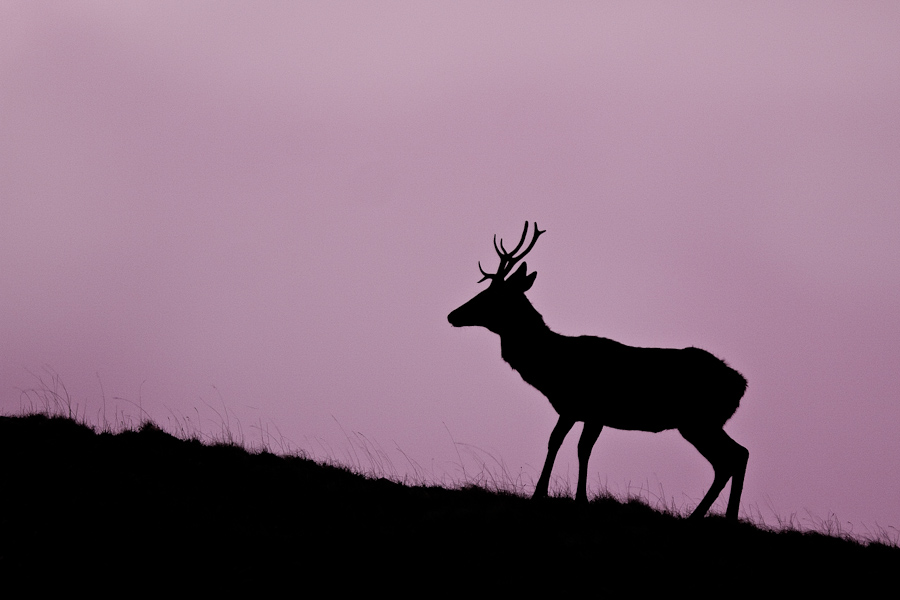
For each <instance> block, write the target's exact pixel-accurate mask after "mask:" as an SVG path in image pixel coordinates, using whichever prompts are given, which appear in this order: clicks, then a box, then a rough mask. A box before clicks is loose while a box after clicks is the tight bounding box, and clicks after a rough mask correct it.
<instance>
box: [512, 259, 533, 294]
mask: <svg viewBox="0 0 900 600" xmlns="http://www.w3.org/2000/svg"><path fill="white" fill-rule="evenodd" d="M527 270H528V265H527V264H526V263H522V264H521V265H520V266H519V268H518V269H516V272H515V273H513V274H512V275H511V276H510V278H509V282H510V283H512V284H513V285H514V286H515V287H516V288H518V289H519V290H521V291H522V292H527V291H528V290H530V289H531V286H533V285H534V278H535V277H537V271H535V272H534V273H532V274H531V275H526V274H525V272H526V271H527Z"/></svg>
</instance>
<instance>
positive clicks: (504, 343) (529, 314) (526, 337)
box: [498, 304, 559, 372]
mask: <svg viewBox="0 0 900 600" xmlns="http://www.w3.org/2000/svg"><path fill="white" fill-rule="evenodd" d="M498 333H499V335H500V353H501V356H502V357H503V360H505V361H506V362H508V363H509V366H511V367H512V368H513V369H516V370H517V371H520V372H521V371H522V369H523V368H527V367H528V365H529V364H530V363H531V361H532V360H533V359H534V358H536V356H537V355H539V354H540V353H541V352H542V351H543V350H544V349H546V347H547V341H548V340H549V339H550V338H552V337H554V336H557V335H559V334H556V333H554V332H553V331H551V330H550V328H549V327H547V325H546V323H544V319H543V317H541V314H540V313H539V312H538V311H537V310H535V308H534V307H533V306H531V305H530V304H529V305H528V310H523V311H522V312H521V314H519V315H517V318H516V319H515V321H514V322H513V323H510V324H509V325H508V326H507V327H504V328H503V329H502V330H501V331H499V332H498Z"/></svg>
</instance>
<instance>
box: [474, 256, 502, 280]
mask: <svg viewBox="0 0 900 600" xmlns="http://www.w3.org/2000/svg"><path fill="white" fill-rule="evenodd" d="M478 270H479V271H481V274H482V275H484V277H482V278H481V279H479V280H478V283H481V282H482V281H485V280H486V279H491V280H493V279H494V278H496V277H497V273H485V272H484V269H482V268H481V261H480V260H479V261H478Z"/></svg>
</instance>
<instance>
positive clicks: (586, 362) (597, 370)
mask: <svg viewBox="0 0 900 600" xmlns="http://www.w3.org/2000/svg"><path fill="white" fill-rule="evenodd" d="M542 233H545V232H544V231H541V230H540V229H538V227H537V223H535V224H534V237H532V238H531V242H530V243H529V244H528V247H527V248H525V250H524V251H523V252H522V253H521V254H518V255H517V254H516V253H517V252H519V250H520V249H521V248H522V246H523V244H524V243H525V239H526V237H527V235H528V221H525V228H524V229H523V231H522V238H521V239H520V240H519V243H518V244H517V245H516V247H515V248H514V249H513V250H512V252H507V251H506V248H505V247H504V246H503V240H502V239H501V240H500V245H499V246H498V245H497V236H496V235H494V250H495V251H496V252H497V254H498V255H499V256H500V266H499V268H498V269H497V272H496V273H485V271H484V269H482V268H481V262H479V263H478V270H479V271H481V274H482V275H483V276H484V277H482V278H481V279H480V280H479V283H481V282H482V281H485V280H490V285H489V287H488V288H487V289H485V290H483V291H482V292H481V293H479V294H478V295H476V296H475V297H474V298H472V299H471V300H469V301H468V302H466V303H465V304H463V305H462V306H460V307H459V308H457V309H456V310H454V311H453V312H451V313H450V314H449V315H448V316H447V320H448V321H450V324H451V325H453V326H454V327H466V326H476V325H477V326H481V327H485V328H487V329H488V330H490V331H492V332H494V333H496V334H497V335H499V336H500V346H501V355H502V357H503V360H505V361H506V362H507V363H509V366H510V367H512V368H513V369H515V370H516V371H518V372H519V374H520V375H521V376H522V379H524V380H525V381H526V382H527V383H529V384H531V385H532V386H534V387H535V388H537V389H538V390H539V391H540V392H541V393H542V394H544V395H545V396H547V399H548V400H549V401H550V404H552V405H553V408H554V409H555V410H556V412H557V413H558V414H559V421H558V422H557V423H556V426H555V427H554V428H553V432H552V433H551V434H550V442H549V444H548V451H547V459H546V461H544V467H543V469H542V470H541V476H540V478H539V479H538V482H537V485H536V486H535V490H534V496H533V498H543V497H546V496H547V491H548V487H549V485H550V472H551V471H552V469H553V463H554V461H555V460H556V454H557V452H558V451H559V447H560V445H561V444H562V442H563V440H564V439H565V437H566V434H568V433H569V430H570V429H571V428H572V426H573V425H574V424H575V422H576V421H583V422H584V429H583V430H582V433H581V439H580V440H579V442H578V488H577V492H576V494H575V500H576V501H577V502H581V503H586V502H587V468H588V460H589V458H590V455H591V449H592V448H593V447H594V443H595V442H596V441H597V438H598V436H599V435H600V431H601V430H602V429H603V427H604V426H609V427H612V428H614V429H625V430H637V431H652V432H659V431H663V430H666V429H677V430H678V431H679V433H681V435H682V437H684V439H686V440H687V441H688V442H690V443H691V444H692V445H693V446H694V447H695V448H696V449H697V450H698V451H699V452H700V454H702V455H703V457H704V458H706V460H708V461H709V462H710V464H711V465H712V467H713V470H714V471H715V478H714V480H713V484H712V486H711V487H710V488H709V491H708V492H707V493H706V495H705V496H704V497H703V500H701V501H700V504H698V505H697V508H696V509H694V511H693V512H692V513H691V517H690V518H691V519H697V518H701V517H703V516H704V515H705V514H706V513H707V511H708V510H709V508H710V507H711V506H712V504H713V502H715V500H716V498H717V497H718V496H719V494H720V493H721V492H722V490H723V489H724V488H725V484H726V483H727V482H728V480H729V479H731V495H730V497H729V499H728V507H727V509H726V513H725V515H726V518H727V519H729V520H733V521H736V520H737V518H738V509H739V507H740V500H741V491H742V489H743V486H744V473H745V472H746V470H747V459H748V458H749V455H750V453H749V452H748V451H747V449H746V448H744V447H743V446H741V445H740V444H738V443H737V442H735V441H734V440H733V439H731V437H729V436H728V434H727V433H725V431H724V430H723V429H722V427H723V426H724V425H725V422H726V421H728V419H730V418H731V416H732V415H733V414H734V413H735V411H736V410H737V407H738V405H739V403H740V400H741V397H742V396H743V395H744V392H745V391H746V389H747V380H746V379H744V377H743V376H742V375H741V374H740V373H738V372H737V371H736V370H734V369H732V368H731V367H729V366H728V365H727V364H726V363H725V362H724V361H723V360H721V359H719V358H716V357H715V356H713V355H712V354H710V353H709V352H707V351H705V350H701V349H699V348H682V349H676V348H638V347H634V346H626V345H625V344H621V343H619V342H616V341H613V340H610V339H606V338H601V337H594V336H587V335H584V336H579V337H570V336H565V335H561V334H558V333H555V332H553V331H551V330H550V328H549V327H547V325H546V324H545V323H544V319H543V317H542V316H541V314H540V313H539V312H538V311H537V310H536V309H535V308H534V307H533V306H532V305H531V302H529V301H528V298H526V297H525V292H527V291H528V290H529V289H531V286H532V285H533V284H534V280H535V277H536V276H537V273H536V272H535V273H531V274H530V275H529V274H527V269H528V268H527V266H526V263H524V262H523V263H522V264H521V265H520V266H519V268H518V269H517V270H516V271H515V272H514V273H512V275H509V274H510V272H512V269H513V267H514V266H515V265H516V263H518V262H519V261H520V260H522V258H524V257H525V255H526V254H528V253H529V252H530V251H531V249H532V248H533V247H534V244H535V242H537V239H538V237H540V235H541V234H542ZM507 275H509V276H508V277H507Z"/></svg>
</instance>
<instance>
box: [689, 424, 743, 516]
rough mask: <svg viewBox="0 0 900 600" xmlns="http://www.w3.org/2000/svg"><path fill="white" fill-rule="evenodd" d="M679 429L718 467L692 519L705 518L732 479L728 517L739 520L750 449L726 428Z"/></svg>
mask: <svg viewBox="0 0 900 600" xmlns="http://www.w3.org/2000/svg"><path fill="white" fill-rule="evenodd" d="M678 431H679V432H680V433H681V435H682V436H683V437H684V439H686V440H687V441H689V442H690V443H691V444H693V446H694V447H695V448H696V449H697V450H698V451H699V452H700V454H702V455H703V457H704V458H706V460H708V461H709V462H710V464H711V465H712V467H713V471H715V478H714V479H713V484H712V486H711V487H710V488H709V491H708V492H706V496H704V497H703V500H701V501H700V504H698V505H697V508H695V509H694V512H693V513H691V519H699V518H702V517H703V515H705V514H706V513H707V511H708V510H709V509H710V507H711V506H712V504H713V502H715V501H716V498H718V497H719V494H720V493H722V490H723V489H724V488H725V484H726V483H728V480H729V479H731V494H730V496H729V497H728V508H727V509H726V511H725V517H726V518H727V519H728V520H730V521H737V518H738V509H739V508H740V504H741V492H742V491H743V489H744V474H745V473H746V471H747V459H748V458H749V456H750V453H749V452H748V451H747V449H746V448H744V447H743V446H741V445H740V444H738V443H737V442H735V441H734V440H733V439H731V438H730V437H729V436H728V434H727V433H725V431H724V430H722V429H718V428H702V429H679V430H678Z"/></svg>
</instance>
